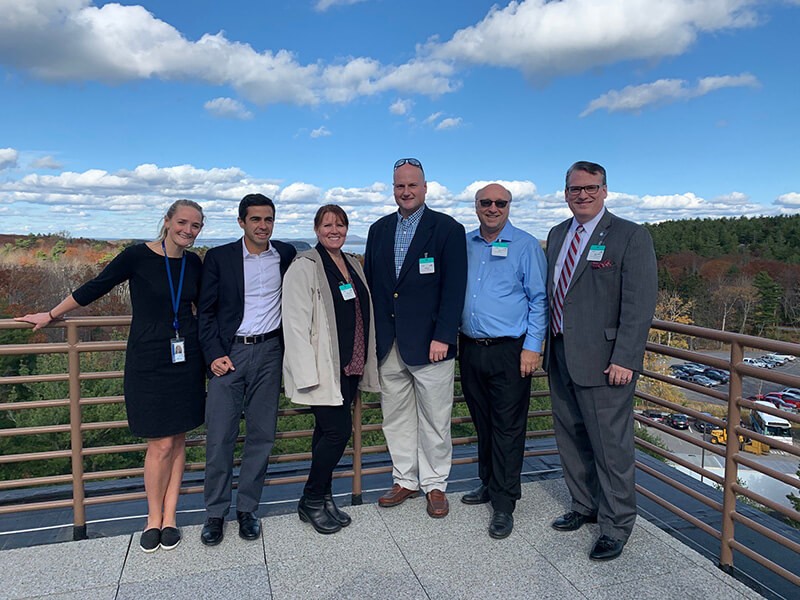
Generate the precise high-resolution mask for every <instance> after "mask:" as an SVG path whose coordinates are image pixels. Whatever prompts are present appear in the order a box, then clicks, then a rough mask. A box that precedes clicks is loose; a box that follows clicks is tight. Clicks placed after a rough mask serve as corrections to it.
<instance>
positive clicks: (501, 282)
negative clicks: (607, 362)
mask: <svg viewBox="0 0 800 600" xmlns="http://www.w3.org/2000/svg"><path fill="white" fill-rule="evenodd" d="M497 242H499V243H506V244H508V246H507V248H508V255H507V256H499V255H498V254H502V250H500V249H499V248H498V249H497V250H495V255H493V253H492V246H493V244H490V243H488V242H487V241H486V240H484V239H483V238H482V237H481V232H480V229H476V230H474V231H470V232H469V233H467V295H466V301H465V302H464V312H463V313H462V315H461V333H463V334H464V335H466V336H468V337H471V338H497V337H515V338H516V337H521V336H523V335H524V336H525V342H524V344H523V348H524V349H525V350H531V351H533V352H541V351H542V342H543V341H544V336H545V335H546V333H547V326H548V320H547V319H548V315H547V285H546V283H545V280H546V277H547V259H546V258H545V255H544V251H543V250H542V247H541V245H540V244H539V241H538V240H537V239H536V238H535V237H533V236H532V235H530V234H529V233H527V232H525V231H523V230H522V229H518V228H516V227H514V226H513V225H512V224H511V222H510V221H509V222H506V224H505V227H503V229H502V231H501V232H500V235H498V236H497V239H496V240H495V243H497Z"/></svg>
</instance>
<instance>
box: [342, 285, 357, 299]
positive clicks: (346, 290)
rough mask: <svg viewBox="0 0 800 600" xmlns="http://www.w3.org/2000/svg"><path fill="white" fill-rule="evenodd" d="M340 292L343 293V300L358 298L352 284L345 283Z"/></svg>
mask: <svg viewBox="0 0 800 600" xmlns="http://www.w3.org/2000/svg"><path fill="white" fill-rule="evenodd" d="M339 291H340V292H341V293H342V298H344V299H345V300H352V299H353V298H355V297H356V291H355V290H354V289H353V284H352V283H343V284H342V285H340V286H339Z"/></svg>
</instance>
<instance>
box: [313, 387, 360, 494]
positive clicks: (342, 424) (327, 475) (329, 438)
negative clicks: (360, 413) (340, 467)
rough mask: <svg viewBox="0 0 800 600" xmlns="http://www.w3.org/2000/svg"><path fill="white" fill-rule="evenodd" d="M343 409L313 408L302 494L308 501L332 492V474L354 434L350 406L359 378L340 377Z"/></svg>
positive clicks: (331, 407)
mask: <svg viewBox="0 0 800 600" xmlns="http://www.w3.org/2000/svg"><path fill="white" fill-rule="evenodd" d="M339 377H340V378H341V390H342V396H343V397H344V404H343V405H342V406H312V407H311V412H312V413H314V420H315V421H316V422H315V424H314V435H313V436H312V438H311V469H309V472H308V481H307V482H306V486H305V489H304V490H303V494H304V495H305V496H306V497H307V498H309V499H311V500H320V499H321V498H322V496H324V495H325V494H327V493H329V492H330V491H331V482H332V480H333V470H334V469H335V468H336V465H337V464H339V460H341V458H342V456H343V455H344V451H345V448H347V441H348V440H349V439H350V433H351V432H352V430H353V416H352V414H351V412H350V406H351V405H352V403H353V399H354V398H355V396H356V393H357V392H358V381H359V379H361V377H360V376H358V375H352V376H347V375H345V374H344V373H340V374H339Z"/></svg>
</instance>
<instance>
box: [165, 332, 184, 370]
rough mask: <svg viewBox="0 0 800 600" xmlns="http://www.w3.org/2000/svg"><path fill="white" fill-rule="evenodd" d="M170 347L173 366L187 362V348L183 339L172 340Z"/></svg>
mask: <svg viewBox="0 0 800 600" xmlns="http://www.w3.org/2000/svg"><path fill="white" fill-rule="evenodd" d="M169 346H170V351H171V352H172V364H175V363H182V362H186V347H185V346H184V339H183V338H182V337H176V338H172V339H171V340H170V341H169Z"/></svg>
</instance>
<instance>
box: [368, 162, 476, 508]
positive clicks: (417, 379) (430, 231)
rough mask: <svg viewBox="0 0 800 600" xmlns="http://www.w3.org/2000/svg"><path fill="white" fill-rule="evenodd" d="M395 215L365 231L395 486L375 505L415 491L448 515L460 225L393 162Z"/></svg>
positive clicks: (460, 296) (412, 165)
mask: <svg viewBox="0 0 800 600" xmlns="http://www.w3.org/2000/svg"><path fill="white" fill-rule="evenodd" d="M393 179H394V198H395V202H397V205H398V211H397V212H395V213H392V214H390V215H388V216H386V217H383V218H381V219H379V220H378V221H377V222H376V223H374V224H373V225H372V227H370V229H369V234H368V236H367V247H366V253H365V258H364V270H365V273H366V276H367V281H368V282H369V285H370V290H371V291H372V298H373V303H374V309H375V332H376V336H377V349H378V360H379V361H380V369H379V370H380V381H381V389H382V394H381V409H382V411H383V432H384V435H385V436H386V443H387V445H388V447H389V453H390V454H391V456H392V467H393V468H392V477H393V480H394V485H393V486H392V488H391V489H390V490H389V491H388V492H387V493H386V494H384V495H383V496H382V497H381V498H380V499H379V500H378V504H379V505H380V506H383V507H389V506H397V505H398V504H401V503H402V502H404V501H405V500H406V499H407V498H410V497H412V496H416V495H417V494H418V493H419V490H420V489H422V491H423V492H424V493H425V494H426V496H427V500H428V501H427V510H428V514H429V515H430V516H431V517H434V518H440V517H444V516H446V515H447V513H448V512H449V505H448V502H447V497H446V496H445V494H444V491H445V489H446V487H447V477H448V475H449V474H450V466H451V459H452V450H453V448H452V442H451V437H450V418H451V412H452V406H453V378H454V374H455V361H454V357H455V354H456V343H457V338H458V325H459V320H460V318H461V310H462V309H463V306H464V292H465V289H466V281H467V254H466V238H465V233H464V227H463V226H462V225H460V224H459V223H458V222H456V221H455V220H454V219H453V218H452V217H450V216H448V215H445V214H443V213H440V212H437V211H435V210H432V209H430V208H428V207H427V206H426V205H425V194H426V192H427V184H426V182H425V173H424V171H423V168H422V164H421V163H420V162H419V161H418V160H417V159H415V158H403V159H400V160H398V161H397V162H396V163H395V165H394V176H393Z"/></svg>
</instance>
